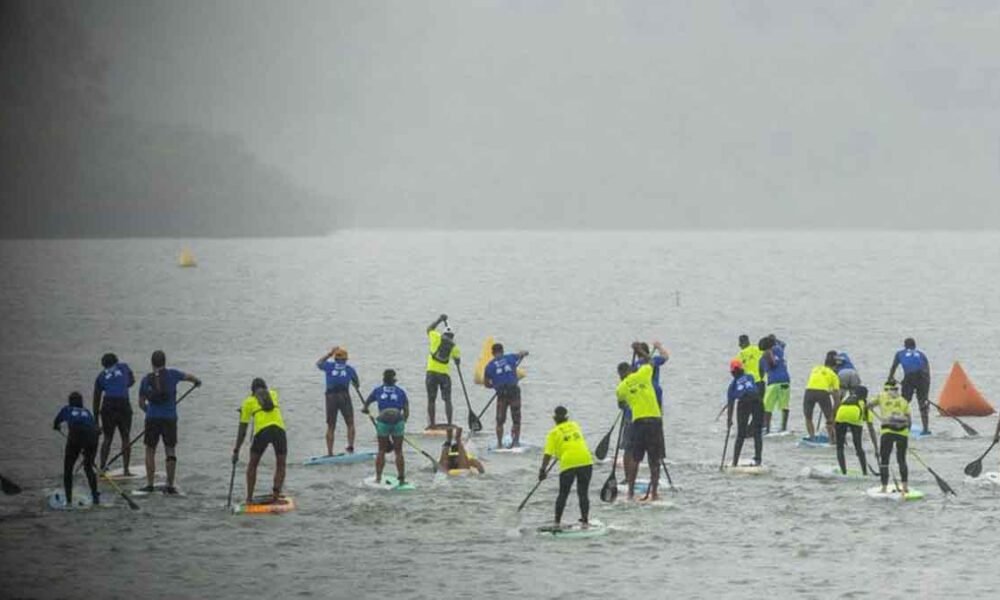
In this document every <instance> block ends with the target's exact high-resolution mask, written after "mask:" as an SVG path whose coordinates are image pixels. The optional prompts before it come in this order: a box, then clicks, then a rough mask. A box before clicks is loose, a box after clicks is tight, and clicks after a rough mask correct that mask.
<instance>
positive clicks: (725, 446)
mask: <svg viewBox="0 0 1000 600" xmlns="http://www.w3.org/2000/svg"><path fill="white" fill-rule="evenodd" d="M732 430H733V424H732V422H731V421H727V422H726V441H725V442H723V443H722V460H721V461H720V462H719V470H720V471H721V470H723V469H724V468H726V452H728V451H729V432H730V431H732Z"/></svg>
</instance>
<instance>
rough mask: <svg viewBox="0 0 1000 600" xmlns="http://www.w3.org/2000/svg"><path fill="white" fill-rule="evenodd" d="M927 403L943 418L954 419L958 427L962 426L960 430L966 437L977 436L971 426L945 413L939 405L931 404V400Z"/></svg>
mask: <svg viewBox="0 0 1000 600" xmlns="http://www.w3.org/2000/svg"><path fill="white" fill-rule="evenodd" d="M928 402H930V405H931V406H933V407H934V408H936V409H938V410H939V411H941V414H943V415H944V416H946V417H951V418H952V419H955V421H956V422H957V423H958V424H959V425H961V426H962V429H964V430H965V433H966V435H971V436H977V435H979V432H978V431H976V430H975V429H973V428H972V426H970V425H967V424H966V423H965V422H963V421H962V419H959V418H958V417H956V416H955V415H953V414H951V413H950V412H948V411H946V410H945V409H943V408H941V406H940V405H939V404H937V403H936V402H933V401H931V400H928Z"/></svg>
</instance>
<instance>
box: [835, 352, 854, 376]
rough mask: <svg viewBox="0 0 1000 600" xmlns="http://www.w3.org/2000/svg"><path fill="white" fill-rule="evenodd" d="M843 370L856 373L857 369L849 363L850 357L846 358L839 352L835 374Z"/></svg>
mask: <svg viewBox="0 0 1000 600" xmlns="http://www.w3.org/2000/svg"><path fill="white" fill-rule="evenodd" d="M844 369H851V370H853V371H857V368H855V366H854V363H852V362H851V357H850V356H848V355H847V353H846V352H841V353H840V354H838V355H837V372H838V373H839V372H840V371H842V370H844Z"/></svg>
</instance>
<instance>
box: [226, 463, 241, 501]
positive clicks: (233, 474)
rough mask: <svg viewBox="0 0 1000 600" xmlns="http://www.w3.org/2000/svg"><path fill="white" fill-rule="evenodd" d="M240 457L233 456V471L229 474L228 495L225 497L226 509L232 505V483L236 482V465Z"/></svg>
mask: <svg viewBox="0 0 1000 600" xmlns="http://www.w3.org/2000/svg"><path fill="white" fill-rule="evenodd" d="M239 460H240V457H239V455H237V454H234V455H233V470H232V472H231V473H229V494H228V495H227V496H226V508H229V507H231V506H232V505H233V483H234V482H235V481H236V463H237V462H239Z"/></svg>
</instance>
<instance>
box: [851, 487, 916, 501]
mask: <svg viewBox="0 0 1000 600" xmlns="http://www.w3.org/2000/svg"><path fill="white" fill-rule="evenodd" d="M887 490H888V491H886V492H882V486H875V487H871V488H868V489H867V490H866V491H865V493H866V494H867V495H868V497H869V498H874V499H876V500H892V501H896V502H899V501H900V500H923V498H924V493H923V492H921V491H920V490H916V489H913V488H910V491H909V492H908V493H907V494H906V497H905V498H904V497H903V494H902V493H900V492H899V491H897V490H895V489H893V488H891V487H889V488H887Z"/></svg>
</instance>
